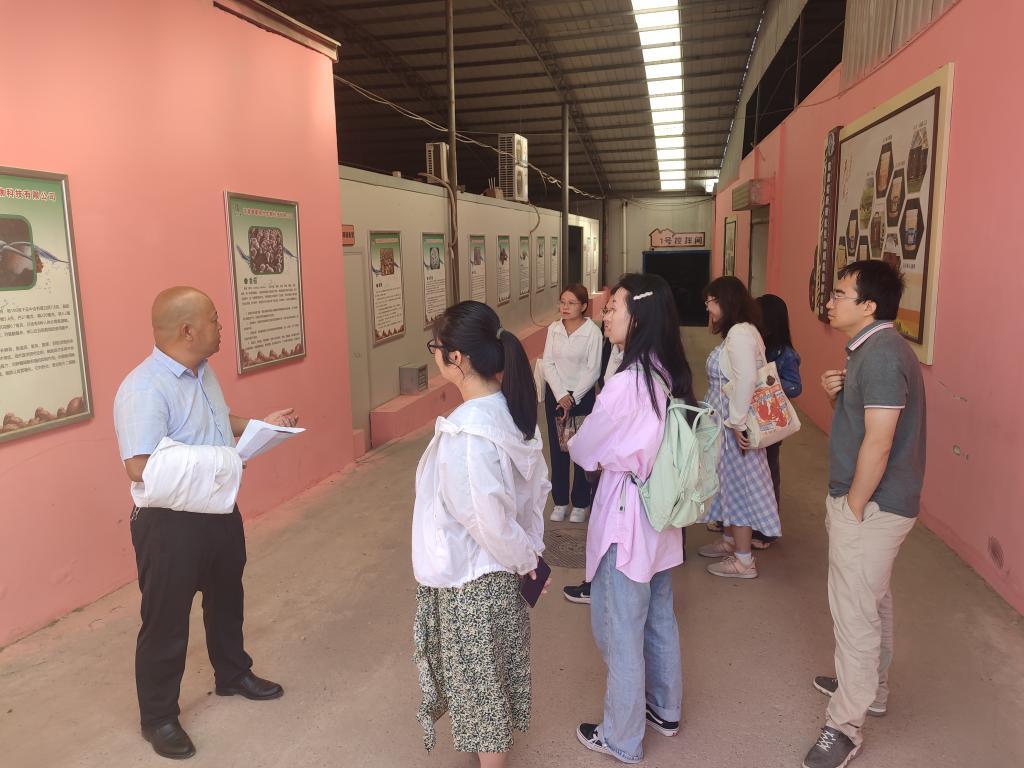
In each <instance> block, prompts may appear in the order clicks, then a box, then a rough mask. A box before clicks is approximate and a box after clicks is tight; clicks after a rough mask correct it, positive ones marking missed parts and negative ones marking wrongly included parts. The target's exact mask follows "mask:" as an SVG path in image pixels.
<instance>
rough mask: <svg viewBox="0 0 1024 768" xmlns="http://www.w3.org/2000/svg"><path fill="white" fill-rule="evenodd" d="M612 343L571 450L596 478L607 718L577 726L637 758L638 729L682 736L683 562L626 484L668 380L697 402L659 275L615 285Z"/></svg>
mask: <svg viewBox="0 0 1024 768" xmlns="http://www.w3.org/2000/svg"><path fill="white" fill-rule="evenodd" d="M608 306H609V312H608V314H607V316H606V318H605V323H606V328H607V333H608V338H609V339H610V340H611V342H612V343H613V344H619V345H622V347H623V359H622V364H621V366H620V368H619V372H618V373H617V374H616V375H615V376H613V377H612V378H610V379H608V380H607V381H606V382H605V386H604V389H603V390H602V391H601V394H600V395H598V397H597V402H596V404H595V405H594V411H593V413H592V414H591V415H590V416H589V417H587V420H586V421H585V422H584V423H583V426H582V427H581V428H580V430H579V432H577V433H576V436H575V437H574V438H573V439H572V440H571V441H570V443H569V453H570V455H571V456H572V460H573V461H575V462H576V463H577V464H579V465H580V466H581V467H582V468H583V469H585V470H587V471H593V470H597V469H601V470H602V473H601V480H600V482H599V483H598V487H597V494H596V496H595V498H594V503H593V507H592V510H591V517H590V527H589V529H588V532H587V580H588V581H591V582H592V584H591V614H590V620H591V628H592V630H593V633H594V640H595V641H596V642H597V645H598V647H599V648H600V650H601V655H602V656H603V657H604V661H605V664H606V665H607V666H608V680H607V686H606V690H605V699H604V714H603V717H602V720H601V722H600V723H597V724H593V723H583V724H581V725H580V726H579V728H578V729H577V732H576V736H577V738H578V739H579V740H580V742H581V743H582V744H583V745H584V746H585V747H587V748H588V749H591V750H594V751H595V752H604V753H606V754H609V755H611V756H612V757H615V758H617V759H618V760H620V761H621V762H624V763H636V762H639V761H640V760H641V759H642V758H643V737H644V729H645V727H646V726H650V727H651V728H653V729H654V730H656V731H658V732H659V733H661V734H663V735H665V736H674V735H675V734H676V733H677V732H678V730H679V715H680V710H681V708H682V696H683V685H682V662H681V658H680V652H679V628H678V626H677V625H676V617H675V613H674V612H673V605H672V575H671V569H672V568H673V567H674V566H677V565H680V564H681V563H682V562H683V539H682V536H681V535H680V532H679V531H678V530H676V529H675V528H671V527H670V528H666V529H665V530H664V531H662V532H661V533H658V532H657V531H655V530H654V529H653V528H652V527H651V524H650V523H649V522H648V520H647V515H646V513H645V512H644V509H643V506H642V505H641V503H640V497H639V493H638V491H637V486H636V483H635V482H634V480H633V477H634V476H635V477H637V478H640V479H641V480H646V479H647V477H648V476H649V475H650V473H651V468H652V467H653V466H654V459H655V457H656V456H657V454H658V449H659V448H660V447H661V440H662V436H663V435H664V432H665V405H666V400H667V392H666V382H667V383H669V384H670V386H671V390H672V394H673V395H674V396H675V397H679V398H683V399H685V400H686V401H687V402H689V403H691V404H693V403H695V398H694V396H693V382H692V377H691V374H690V366H689V365H688V364H687V362H686V354H685V353H684V352H683V345H682V341H681V340H680V337H679V319H678V315H677V314H676V307H675V302H674V300H673V298H672V291H671V289H670V288H669V286H668V283H666V282H665V281H664V280H663V279H662V278H660V277H658V276H657V275H636V274H632V275H625V276H624V277H623V278H622V279H621V280H620V281H619V284H618V285H616V286H615V288H614V289H613V290H612V298H611V301H610V302H609V305H608Z"/></svg>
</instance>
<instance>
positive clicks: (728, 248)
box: [722, 219, 736, 275]
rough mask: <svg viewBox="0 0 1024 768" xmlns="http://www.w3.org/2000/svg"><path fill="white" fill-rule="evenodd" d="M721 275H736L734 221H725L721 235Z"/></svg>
mask: <svg viewBox="0 0 1024 768" xmlns="http://www.w3.org/2000/svg"><path fill="white" fill-rule="evenodd" d="M722 274H723V275H735V274H736V219H726V220H725V232H724V234H723V235H722Z"/></svg>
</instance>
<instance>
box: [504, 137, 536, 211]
mask: <svg viewBox="0 0 1024 768" xmlns="http://www.w3.org/2000/svg"><path fill="white" fill-rule="evenodd" d="M528 163H529V155H528V152H527V141H526V137H524V136H520V135H519V134H518V133H500V134H498V186H499V187H500V188H501V191H502V193H503V194H504V196H505V199H506V200H518V201H519V202H522V203H526V202H529V200H530V196H529V184H528V182H529V165H528Z"/></svg>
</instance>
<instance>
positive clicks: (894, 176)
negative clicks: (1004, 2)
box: [833, 64, 953, 364]
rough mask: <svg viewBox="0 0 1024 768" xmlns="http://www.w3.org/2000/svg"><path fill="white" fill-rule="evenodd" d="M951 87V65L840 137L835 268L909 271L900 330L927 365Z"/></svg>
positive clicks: (931, 343)
mask: <svg viewBox="0 0 1024 768" xmlns="http://www.w3.org/2000/svg"><path fill="white" fill-rule="evenodd" d="M952 86H953V65H952V64H947V65H946V66H944V67H942V68H941V69H939V70H938V71H936V72H935V73H934V74H932V75H930V76H928V77H926V78H925V79H924V80H921V81H920V82H919V83H917V84H915V85H913V86H911V87H910V88H908V89H907V90H905V91H903V92H902V93H900V94H899V95H898V96H895V97H894V98H892V99H889V100H888V101H886V102H885V103H884V104H882V105H881V106H879V107H878V108H876V109H873V110H872V111H871V112H869V113H867V114H866V115H864V116H862V117H861V118H859V119H858V120H856V121H854V122H853V123H851V124H849V125H847V126H846V127H845V128H843V130H842V131H841V132H840V135H839V190H838V194H837V200H838V203H837V211H838V213H837V217H836V220H837V226H836V246H835V254H836V257H835V269H836V271H838V270H839V269H840V268H841V267H842V266H843V265H845V264H847V263H849V262H851V261H855V260H858V259H881V260H883V261H886V262H888V263H889V264H892V265H893V266H894V267H897V268H899V269H900V271H902V272H903V276H904V281H905V284H906V288H905V290H904V292H903V300H902V301H901V302H900V308H899V313H898V315H897V318H896V327H897V328H898V329H899V331H900V333H902V334H903V335H904V336H905V337H906V338H907V340H908V341H910V342H911V345H912V346H913V347H914V351H915V352H916V353H917V356H918V359H919V360H920V361H921V362H923V363H925V364H931V362H932V352H933V349H934V345H935V308H936V299H937V287H938V278H939V255H940V252H941V245H942V213H943V200H944V195H945V187H946V156H947V151H948V146H947V143H948V136H949V117H950V101H951V99H950V97H951V94H952ZM833 281H834V276H833Z"/></svg>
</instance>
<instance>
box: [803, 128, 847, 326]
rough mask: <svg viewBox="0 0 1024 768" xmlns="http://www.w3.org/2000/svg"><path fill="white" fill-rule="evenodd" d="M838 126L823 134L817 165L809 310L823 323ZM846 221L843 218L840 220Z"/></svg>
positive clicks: (832, 261) (831, 255)
mask: <svg viewBox="0 0 1024 768" xmlns="http://www.w3.org/2000/svg"><path fill="white" fill-rule="evenodd" d="M841 132H842V126H839V127H836V128H833V129H832V130H831V131H829V132H828V135H827V136H826V137H825V153H824V158H823V160H822V168H821V204H820V206H819V209H818V243H817V245H816V246H815V249H814V268H813V271H812V273H811V287H810V304H811V311H812V312H814V313H815V314H816V315H817V316H818V319H819V320H821V321H822V322H823V323H827V322H828V309H827V307H826V305H827V304H828V301H829V296H830V294H831V292H832V276H833V275H834V274H835V271H836V266H835V265H836V253H837V252H838V250H839V246H840V242H838V241H837V240H836V230H837V229H838V224H837V221H836V194H837V192H838V189H839V136H840V133H841ZM843 224H844V225H845V224H846V221H843ZM840 235H841V236H840V238H839V240H840V241H841V245H842V250H843V263H844V264H845V263H846V236H845V232H844V233H840Z"/></svg>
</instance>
